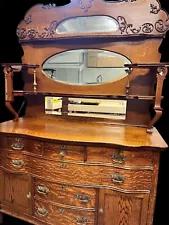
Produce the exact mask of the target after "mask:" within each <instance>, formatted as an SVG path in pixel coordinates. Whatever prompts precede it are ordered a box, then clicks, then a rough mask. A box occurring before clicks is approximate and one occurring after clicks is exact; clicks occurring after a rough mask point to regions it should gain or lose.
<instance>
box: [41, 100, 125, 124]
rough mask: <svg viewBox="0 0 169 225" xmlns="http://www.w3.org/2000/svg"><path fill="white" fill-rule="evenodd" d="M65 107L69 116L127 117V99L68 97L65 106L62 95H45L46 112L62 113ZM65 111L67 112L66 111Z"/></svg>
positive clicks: (121, 118) (120, 118)
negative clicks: (64, 105) (65, 105)
mask: <svg viewBox="0 0 169 225" xmlns="http://www.w3.org/2000/svg"><path fill="white" fill-rule="evenodd" d="M63 108H66V109H67V112H66V115H68V116H82V117H94V118H107V119H114V120H125V119H126V108H127V101H126V100H106V99H85V98H68V106H67V107H63V100H62V97H51V96H46V97H45V113H46V114H52V115H62V113H63ZM64 113H65V112H64Z"/></svg>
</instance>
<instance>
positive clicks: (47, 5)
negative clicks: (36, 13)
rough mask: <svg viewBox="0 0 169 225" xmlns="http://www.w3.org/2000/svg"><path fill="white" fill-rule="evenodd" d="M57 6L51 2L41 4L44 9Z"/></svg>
mask: <svg viewBox="0 0 169 225" xmlns="http://www.w3.org/2000/svg"><path fill="white" fill-rule="evenodd" d="M56 7H57V5H56V4H55V3H52V4H51V3H49V4H46V5H44V4H42V5H41V8H42V9H52V8H56Z"/></svg>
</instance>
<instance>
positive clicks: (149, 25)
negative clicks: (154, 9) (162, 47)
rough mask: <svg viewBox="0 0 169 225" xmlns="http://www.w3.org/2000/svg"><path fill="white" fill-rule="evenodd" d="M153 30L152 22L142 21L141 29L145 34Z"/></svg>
mask: <svg viewBox="0 0 169 225" xmlns="http://www.w3.org/2000/svg"><path fill="white" fill-rule="evenodd" d="M153 30H154V25H153V24H152V23H144V24H143V25H142V31H143V33H145V34H149V33H152V32H153Z"/></svg>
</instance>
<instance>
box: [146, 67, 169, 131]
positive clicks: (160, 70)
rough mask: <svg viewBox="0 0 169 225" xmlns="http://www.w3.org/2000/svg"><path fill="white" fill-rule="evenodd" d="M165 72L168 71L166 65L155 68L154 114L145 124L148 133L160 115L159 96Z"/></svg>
mask: <svg viewBox="0 0 169 225" xmlns="http://www.w3.org/2000/svg"><path fill="white" fill-rule="evenodd" d="M167 73H168V68H167V67H158V68H157V87H156V96H155V104H154V110H155V116H154V117H153V118H152V120H151V121H150V123H149V124H148V126H147V132H148V133H152V128H153V125H154V124H155V123H156V122H157V121H158V120H159V119H160V117H161V116H162V111H163V109H162V108H161V99H162V98H161V97H162V89H163V83H164V79H165V77H166V75H167Z"/></svg>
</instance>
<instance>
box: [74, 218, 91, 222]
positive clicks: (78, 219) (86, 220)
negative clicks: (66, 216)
mask: <svg viewBox="0 0 169 225" xmlns="http://www.w3.org/2000/svg"><path fill="white" fill-rule="evenodd" d="M89 221H90V220H89V219H88V218H85V217H81V218H76V222H77V223H88V222H89Z"/></svg>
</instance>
